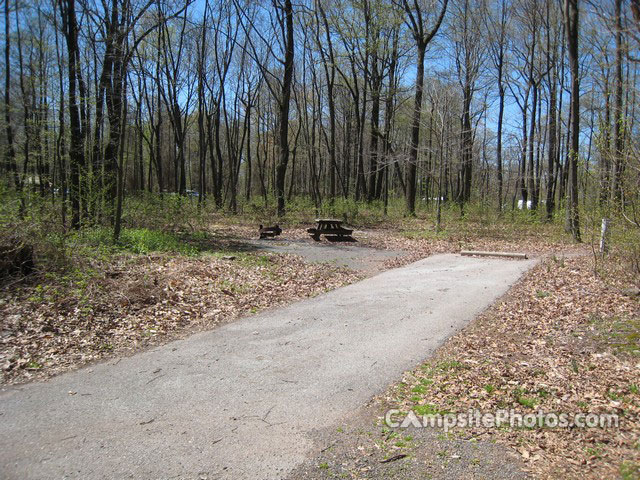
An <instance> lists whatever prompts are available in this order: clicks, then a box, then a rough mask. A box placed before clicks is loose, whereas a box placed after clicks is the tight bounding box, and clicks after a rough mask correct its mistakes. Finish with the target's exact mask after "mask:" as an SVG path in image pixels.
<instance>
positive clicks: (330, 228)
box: [307, 218, 353, 241]
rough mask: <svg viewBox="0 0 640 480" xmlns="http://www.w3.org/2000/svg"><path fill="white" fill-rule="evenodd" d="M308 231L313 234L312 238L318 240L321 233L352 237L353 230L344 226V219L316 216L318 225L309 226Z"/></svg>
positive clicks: (339, 237)
mask: <svg viewBox="0 0 640 480" xmlns="http://www.w3.org/2000/svg"><path fill="white" fill-rule="evenodd" d="M307 232H308V233H309V234H310V235H311V238H313V239H314V240H316V241H318V240H320V235H331V236H335V237H338V239H343V238H344V237H350V236H351V234H352V233H353V230H350V229H348V228H344V227H343V226H342V220H336V219H333V218H316V227H315V228H307Z"/></svg>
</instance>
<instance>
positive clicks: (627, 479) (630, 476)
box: [620, 462, 640, 480]
mask: <svg viewBox="0 0 640 480" xmlns="http://www.w3.org/2000/svg"><path fill="white" fill-rule="evenodd" d="M620 478H622V480H637V479H638V478H640V464H638V463H636V462H622V464H621V465H620Z"/></svg>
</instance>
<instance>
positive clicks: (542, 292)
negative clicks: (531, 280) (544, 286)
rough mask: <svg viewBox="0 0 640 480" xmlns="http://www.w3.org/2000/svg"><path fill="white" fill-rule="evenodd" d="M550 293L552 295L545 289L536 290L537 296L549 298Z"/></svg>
mask: <svg viewBox="0 0 640 480" xmlns="http://www.w3.org/2000/svg"><path fill="white" fill-rule="evenodd" d="M549 295H551V294H550V293H549V292H546V291H544V290H538V291H537V292H536V297H538V298H547V297H548V296H549Z"/></svg>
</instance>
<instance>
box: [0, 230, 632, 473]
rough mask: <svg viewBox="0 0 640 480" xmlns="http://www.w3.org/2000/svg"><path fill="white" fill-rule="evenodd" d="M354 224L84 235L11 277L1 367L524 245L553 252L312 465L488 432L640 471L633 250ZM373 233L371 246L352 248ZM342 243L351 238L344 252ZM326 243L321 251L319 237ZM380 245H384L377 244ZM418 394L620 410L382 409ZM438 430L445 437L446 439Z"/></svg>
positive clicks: (534, 237) (457, 403)
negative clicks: (462, 255) (484, 421)
mask: <svg viewBox="0 0 640 480" xmlns="http://www.w3.org/2000/svg"><path fill="white" fill-rule="evenodd" d="M354 236H355V237H356V239H357V240H358V243H357V244H349V245H347V246H344V247H342V246H336V245H332V244H329V243H328V242H326V241H325V240H323V241H322V242H321V243H320V244H314V242H312V241H311V240H309V238H308V235H307V234H306V232H305V230H304V228H303V226H302V225H294V226H292V227H290V228H285V232H284V233H283V235H282V237H280V238H278V239H277V240H275V241H271V240H270V241H267V242H265V243H264V245H267V247H265V249H266V250H267V251H264V250H263V249H262V248H260V243H257V242H256V240H255V237H256V228H255V226H253V225H249V224H248V223H240V224H238V223H230V222H228V221H226V220H225V219H222V218H218V219H214V220H213V222H212V223H211V225H209V226H208V227H207V228H206V229H204V230H203V231H198V232H189V233H184V232H177V233H176V234H175V235H174V236H172V237H171V239H172V242H173V241H174V240H175V241H177V242H178V243H177V244H179V245H180V246H179V247H175V248H174V246H173V243H171V242H169V244H170V245H169V246H168V247H167V248H164V247H163V244H162V242H161V244H160V248H158V247H156V246H149V248H142V249H133V250H131V249H130V250H128V251H118V252H116V253H113V252H109V253H104V252H102V251H101V250H100V249H93V248H90V249H85V247H84V245H86V244H87V242H84V243H82V242H81V244H79V245H78V246H77V247H78V248H77V250H78V252H81V253H82V255H79V256H80V257H82V258H81V259H80V260H79V261H78V262H76V263H75V264H74V267H73V268H71V269H68V270H67V271H66V272H65V273H64V275H60V274H53V273H50V274H47V273H40V274H38V275H36V276H35V277H32V278H28V279H26V280H23V281H21V280H19V279H18V280H17V281H15V282H13V283H9V284H5V285H4V286H3V287H1V290H0V318H2V319H3V320H2V324H1V325H0V365H1V366H2V377H1V382H2V383H5V384H10V383H22V382H26V381H30V380H33V379H43V378H47V377H49V376H51V375H55V374H58V373H60V372H63V371H67V370H70V369H73V368H76V367H78V366H80V365H84V364H87V363H90V362H94V361H96V360H100V359H104V358H108V357H113V356H121V355H127V354H131V353H134V352H137V351H140V350H142V349H145V348H147V347H148V346H151V345H158V344H162V343H166V342H168V341H170V340H172V339H175V338H180V337H184V336H186V335H188V334H190V333H192V332H194V331H199V330H208V329H212V328H214V327H216V326H217V325H220V324H222V323H225V322H228V321H231V320H233V319H236V318H238V317H240V316H243V315H248V314H252V313H255V312H257V311H259V310H262V309H264V308H269V307H273V306H278V305H283V304H287V303H290V302H292V301H295V300H296V299H300V298H305V297H310V296H315V295H317V294H319V293H322V292H325V291H327V290H330V289H334V288H337V287H340V286H343V285H346V284H349V283H352V282H354V281H357V280H359V279H361V278H363V277H364V276H367V275H371V274H375V273H376V272H378V271H381V270H384V269H387V268H394V267H397V266H401V265H405V264H407V263H411V262H413V261H415V260H418V259H420V258H425V257H427V256H429V255H432V254H434V253H444V252H458V251H459V250H460V249H463V248H464V249H474V250H501V251H517V252H525V253H528V254H530V255H533V256H540V257H542V260H541V263H540V264H539V265H538V266H537V267H535V268H534V269H533V270H532V271H531V272H530V273H529V274H527V275H526V276H525V277H524V278H523V279H522V280H521V281H520V282H519V283H518V284H517V285H515V286H514V287H513V288H512V289H511V291H510V292H509V294H508V295H507V296H506V297H505V298H504V299H503V300H502V301H500V302H498V303H496V304H495V305H494V306H493V307H491V308H490V309H489V310H488V311H486V312H485V313H484V314H483V315H482V316H481V317H479V318H478V319H476V320H475V321H474V322H472V323H471V324H470V325H469V327H467V328H466V329H464V330H462V331H461V332H459V333H458V334H457V335H455V336H454V337H452V338H451V339H450V340H449V341H448V342H447V343H446V344H445V346H444V347H442V348H441V349H440V350H439V351H438V352H437V354H436V356H435V357H434V358H432V359H430V360H429V361H427V362H426V363H425V364H423V365H421V366H420V367H418V368H416V369H415V370H413V371H411V372H407V373H406V374H405V375H404V377H403V379H402V380H401V381H399V382H398V383H397V384H395V385H393V386H391V387H390V388H389V389H388V390H387V391H386V392H385V393H384V394H381V395H379V396H378V397H376V398H375V399H373V400H372V402H371V403H370V404H369V405H368V406H367V407H366V408H367V410H366V412H364V413H362V415H361V417H360V420H359V421H357V422H356V421H354V422H346V423H345V424H344V425H343V426H341V427H339V428H338V429H337V430H336V431H335V432H332V433H330V434H328V435H326V436H325V437H324V438H323V442H324V443H323V444H324V445H325V446H326V445H329V446H330V448H327V449H326V450H324V451H323V452H322V453H320V454H319V456H318V457H317V458H315V459H313V460H312V461H310V462H309V463H308V464H306V465H304V466H303V467H301V469H300V470H299V471H298V473H299V474H300V476H301V477H302V476H304V477H305V478H309V477H310V478H379V477H380V476H381V475H382V474H384V475H382V476H385V478H386V477H388V478H411V476H409V475H406V472H407V471H411V472H413V473H414V474H415V475H416V476H421V475H423V474H424V475H427V476H434V477H438V476H442V475H445V476H446V472H447V470H446V468H447V467H448V466H449V465H451V464H454V463H455V462H457V461H459V459H458V458H457V456H456V453H455V444H456V443H455V442H460V441H464V442H469V441H471V442H475V441H479V442H481V443H483V444H486V443H487V441H488V442H489V443H491V442H498V443H501V444H505V445H508V446H509V447H511V449H512V451H513V452H514V453H515V454H516V455H518V456H519V457H520V461H521V462H522V465H523V466H524V468H525V470H526V471H527V472H529V473H531V474H532V475H534V476H536V477H540V478H554V477H557V476H558V475H560V476H562V477H570V478H578V477H586V478H610V477H620V478H624V479H625V480H626V479H633V478H640V436H639V435H640V423H639V418H640V417H639V416H638V415H639V413H640V380H639V378H638V369H640V363H639V362H640V315H639V311H640V309H639V304H638V302H639V297H638V296H637V292H636V290H634V283H635V288H637V287H638V285H637V283H638V278H637V276H636V277H634V276H633V275H630V274H629V272H628V271H627V270H625V269H623V268H622V262H617V261H615V260H614V261H610V262H608V263H607V265H602V264H599V263H596V257H594V255H592V254H591V251H590V248H589V247H586V246H581V247H577V246H576V245H574V244H572V243H570V242H569V241H568V240H567V239H566V238H564V237H562V236H561V235H558V234H557V232H555V231H553V230H550V229H547V228H545V227H541V226H539V225H535V226H530V227H526V228H521V227H503V226H501V225H496V224H493V225H491V224H466V225H463V224H461V225H460V226H458V227H456V228H455V229H452V228H449V229H447V230H446V231H444V232H439V233H436V232H435V231H434V230H433V229H432V228H428V227H425V226H424V225H421V224H420V223H419V222H418V221H416V222H411V221H409V222H404V223H403V224H402V225H399V224H387V225H382V226H380V225H378V226H375V227H374V228H365V229H362V230H356V231H355V232H354ZM89 243H90V242H89ZM183 245H188V249H186V250H185V249H184V248H183V247H182V246H183ZM300 246H302V247H303V248H300ZM362 247H367V248H368V250H366V252H367V255H364V256H362V255H359V254H354V253H353V252H354V251H358V250H359V249H361V248H362ZM72 248H73V246H72ZM296 249H298V250H297V251H296V253H298V255H292V254H291V253H292V252H293V251H295V250H296ZM315 249H320V250H315ZM336 249H337V250H338V252H342V253H338V254H335V253H330V252H333V251H334V250H336ZM369 249H371V250H369ZM316 251H318V252H321V253H319V254H316V253H313V254H311V253H310V252H316ZM374 251H379V252H384V253H381V254H380V255H374V256H375V258H374V260H372V261H371V260H365V258H366V257H367V256H369V255H370V254H371V253H372V252H374ZM86 252H90V254H86V255H85V253H86ZM343 253H344V255H343V256H341V257H335V255H342V254H343ZM332 255H334V257H332ZM305 256H306V259H305ZM354 259H355V260H354ZM318 260H325V261H324V263H317V261H318ZM326 260H328V261H326ZM345 265H347V266H348V267H350V268H347V267H346V266H345ZM629 287H632V288H631V289H630V288H629ZM416 407H418V409H417V410H418V411H422V412H427V413H428V412H464V411H467V409H469V408H477V409H480V410H482V411H495V410H497V409H507V410H509V409H511V408H513V409H515V410H516V411H518V412H522V413H529V412H537V411H538V410H539V409H542V410H544V411H547V412H548V411H553V412H567V413H574V412H589V413H600V412H606V413H612V412H613V413H617V414H618V415H619V419H620V425H619V428H616V429H599V428H586V429H579V428H555V429H554V428H543V429H540V428H533V429H528V428H500V429H482V428H473V429H469V428H466V429H461V430H459V431H458V430H454V431H452V432H449V433H447V434H442V433H441V432H433V431H431V430H430V429H420V430H417V429H416V430H415V431H406V430H403V429H389V428H387V427H386V426H384V425H383V424H382V423H381V421H380V417H381V416H383V414H384V412H385V411H386V410H387V409H389V408H397V409H399V410H401V411H408V410H410V409H412V408H413V409H415V408H416ZM366 425H369V427H370V428H369V429H368V430H367V429H366V428H365V426H366ZM363 432H365V434H363ZM434 442H435V443H434ZM438 442H440V443H442V442H444V443H442V445H440V444H438ZM447 442H449V443H447ZM435 444H438V445H440V446H439V447H438V449H437V451H435V454H434V453H433V452H434V450H433V448H432V447H433V445H435ZM428 451H431V453H430V454H428V455H427V454H426V453H425V452H428ZM393 458H396V460H394V461H391V462H387V460H390V459H393ZM381 462H385V463H381ZM476 463H478V464H480V463H481V459H479V460H478V461H477V462H476V461H475V460H474V461H472V463H471V464H470V465H467V467H468V468H467V469H466V470H464V471H465V472H466V474H469V476H471V477H473V476H474V475H475V476H487V474H488V473H487V472H490V470H486V469H485V470H482V469H479V470H477V471H476V473H475V474H474V468H475V467H474V465H475V464H476ZM394 469H395V470H394ZM407 469H408V470H407ZM396 470H397V472H401V473H398V474H394V473H393V472H394V471H396ZM402 472H404V473H402ZM394 475H396V476H395V477H394ZM398 475H399V476H398ZM488 475H489V476H491V474H490V473H489V474H488ZM497 476H499V475H497ZM294 478H296V477H295V475H294Z"/></svg>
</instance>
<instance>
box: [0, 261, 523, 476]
mask: <svg viewBox="0 0 640 480" xmlns="http://www.w3.org/2000/svg"><path fill="white" fill-rule="evenodd" d="M532 265H533V261H508V260H507V261H505V260H496V259H479V258H463V257H460V256H458V255H451V254H448V255H436V256H433V257H429V258H427V259H425V260H421V261H419V262H416V263H413V264H411V265H408V266H406V267H403V268H399V269H395V270H389V271H386V272H383V273H381V274H379V275H376V276H374V277H370V278H367V279H365V280H363V281H361V282H359V283H356V284H353V285H350V286H347V287H344V288H341V289H338V290H334V291H332V292H329V293H327V294H325V295H321V296H319V297H316V298H313V299H309V300H305V301H301V302H298V303H295V304H292V305H290V306H288V307H286V308H281V309H277V310H270V311H266V312H264V313H262V314H259V315H256V316H251V317H247V318H244V319H241V320H238V321H236V322H234V323H231V324H228V325H225V326H223V327H221V328H218V329H216V330H213V331H210V332H205V333H200V334H196V335H193V336H191V337H189V338H187V339H184V340H180V341H176V342H173V343H170V344H167V345H165V346H162V347H159V348H157V349H155V350H151V351H147V352H144V353H140V354H138V355H135V356H132V357H128V358H122V359H117V360H111V361H109V362H108V363H103V364H99V365H95V366H91V367H87V368H83V369H81V370H79V371H76V372H73V373H68V374H65V375H61V376H59V377H56V378H53V379H51V380H49V381H47V382H43V383H33V384H29V385H25V386H22V387H17V388H7V389H6V390H5V391H4V392H3V393H2V394H0V469H1V470H0V477H1V478H3V479H21V480H23V479H35V478H38V479H53V478H58V479H60V478H82V479H98V478H110V479H111V478H113V479H124V478H136V479H138V478H140V479H169V478H181V479H200V478H207V479H212V478H229V479H245V478H246V479H276V478H281V477H282V476H284V475H285V474H286V473H287V472H289V471H290V470H291V469H292V468H294V467H295V466H296V465H297V464H299V463H300V462H302V461H303V460H304V459H305V458H307V457H308V456H309V455H312V454H313V453H314V448H315V447H314V445H313V444H312V441H311V439H310V436H309V435H308V434H309V433H310V432H312V431H313V430H314V429H318V428H323V427H326V426H329V425H331V424H333V423H335V422H337V421H338V420H340V419H343V418H344V417H345V416H348V415H349V414H350V413H351V412H353V411H354V410H355V409H357V407H359V406H360V405H362V404H363V403H365V402H366V401H367V400H368V399H369V398H371V396H372V395H374V394H376V393H378V392H380V391H381V390H383V389H384V388H385V387H386V386H387V385H388V384H389V383H391V382H393V381H395V380H397V378H398V376H399V375H400V374H401V373H402V372H403V371H405V370H407V369H410V368H412V367H414V366H415V365H416V364H418V363H419V362H420V361H421V360H423V359H424V358H426V357H427V356H429V354H430V353H431V352H433V350H434V349H436V348H437V347H438V346H439V345H440V344H442V342H443V341H444V340H445V339H446V338H447V337H448V336H449V335H451V334H452V333H453V332H454V331H456V330H457V329H460V328H461V327H463V326H464V325H465V324H466V323H467V322H469V321H470V320H471V319H472V318H473V317H474V316H475V315H477V314H478V313H480V312H481V311H482V310H483V309H485V308H486V307H487V306H489V305H490V304H491V303H492V302H493V301H494V300H495V299H496V298H498V297H499V296H500V295H502V294H503V293H505V292H506V291H507V289H508V288H509V286H510V285H511V284H512V283H513V282H515V281H516V280H517V279H518V278H519V277H520V275H521V274H522V273H523V272H524V271H525V270H527V269H528V268H529V267H531V266H532Z"/></svg>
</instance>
